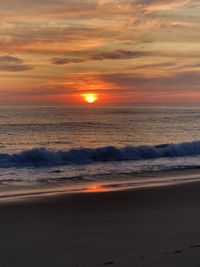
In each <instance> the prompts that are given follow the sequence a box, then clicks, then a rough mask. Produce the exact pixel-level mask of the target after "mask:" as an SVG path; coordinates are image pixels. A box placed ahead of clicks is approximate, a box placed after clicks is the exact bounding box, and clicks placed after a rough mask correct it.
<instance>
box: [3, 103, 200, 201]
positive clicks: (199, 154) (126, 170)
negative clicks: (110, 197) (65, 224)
mask: <svg viewBox="0 0 200 267" xmlns="http://www.w3.org/2000/svg"><path fill="white" fill-rule="evenodd" d="M198 140H200V106H176V107H175V106H132V107H129V106H125V107H116V106H115V107H109V108H108V107H94V106H90V107H81V108H75V107H1V108H0V196H5V195H8V194H10V195H12V194H14V193H13V192H15V194H16V192H18V193H17V194H20V192H23V191H24V190H32V191H33V190H34V192H36V191H37V192H39V191H41V192H43V191H48V192H50V191H54V190H57V191H59V190H60V191H62V190H63V191H67V190H68V191H70V190H72V191H74V190H77V188H78V189H79V190H88V188H90V186H91V188H92V186H93V184H95V187H94V188H96V184H99V185H100V186H101V187H102V188H104V189H106V188H107V189H109V188H118V187H120V186H124V184H127V185H131V186H140V185H151V184H154V183H155V184H156V183H158V184H159V183H166V182H167V181H168V180H167V178H166V177H163V178H158V177H159V175H157V174H158V173H159V172H160V173H163V172H166V171H169V170H177V169H184V170H185V169H189V168H198V167H199V166H200V142H198ZM154 173H155V174H156V178H152V177H153V176H154V175H153V174H154ZM147 174H148V175H147ZM150 174H151V175H150ZM195 179H197V178H195ZM173 181H175V182H176V181H177V178H176V179H175V178H174V177H173V179H171V180H170V182H173ZM122 182H123V183H122Z"/></svg>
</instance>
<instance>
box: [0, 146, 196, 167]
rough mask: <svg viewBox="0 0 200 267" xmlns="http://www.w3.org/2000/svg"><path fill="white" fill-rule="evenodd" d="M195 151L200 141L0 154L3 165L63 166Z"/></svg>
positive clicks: (187, 154) (39, 149) (178, 154)
mask: <svg viewBox="0 0 200 267" xmlns="http://www.w3.org/2000/svg"><path fill="white" fill-rule="evenodd" d="M195 155H200V141H194V142H185V143H178V144H164V145H158V146H136V147H134V146H126V147H122V148H117V147H113V146H107V147H100V148H80V149H70V150H67V151H54V150H48V149H46V148H34V149H32V150H25V151H21V152H18V153H14V154H8V153H3V154H0V168H9V167H27V166H35V167H43V166H59V165H73V164H89V163H95V162H112V161H126V160H143V159H156V158H163V157H166V158H172V157H184V156H195Z"/></svg>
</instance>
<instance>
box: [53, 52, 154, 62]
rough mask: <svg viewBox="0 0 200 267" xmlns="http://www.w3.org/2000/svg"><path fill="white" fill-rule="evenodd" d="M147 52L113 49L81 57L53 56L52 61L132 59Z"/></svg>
mask: <svg viewBox="0 0 200 267" xmlns="http://www.w3.org/2000/svg"><path fill="white" fill-rule="evenodd" d="M148 54H149V53H148V52H140V51H130V50H122V49H118V50H114V51H104V52H100V53H96V54H95V53H94V54H90V55H87V56H85V57H83V58H65V57H64V58H61V57H59V58H53V59H52V61H51V62H52V63H53V64H55V65H64V64H70V63H82V62H86V61H90V60H94V61H102V60H125V59H133V58H138V57H142V56H146V55H148Z"/></svg>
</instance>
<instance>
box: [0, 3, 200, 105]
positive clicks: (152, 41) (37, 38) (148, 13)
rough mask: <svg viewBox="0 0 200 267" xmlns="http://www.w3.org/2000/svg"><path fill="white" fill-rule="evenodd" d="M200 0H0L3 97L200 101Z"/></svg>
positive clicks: (59, 101) (66, 101)
mask: <svg viewBox="0 0 200 267" xmlns="http://www.w3.org/2000/svg"><path fill="white" fill-rule="evenodd" d="M199 14H200V0H193V1H191V0H1V1H0V104H1V105H3V104H5V105H8V104H20V105H23V104H24V105H79V104H82V101H83V100H82V98H81V95H83V94H87V93H93V94H94V93H95V94H97V95H98V102H99V104H109V105H111V104H134V103H198V102H200V90H199V89H200V75H199V71H200V27H199V25H200V16H199Z"/></svg>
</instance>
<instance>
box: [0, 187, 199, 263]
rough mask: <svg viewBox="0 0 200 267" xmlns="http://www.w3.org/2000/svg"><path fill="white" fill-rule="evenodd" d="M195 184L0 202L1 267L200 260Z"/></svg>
mask: <svg viewBox="0 0 200 267" xmlns="http://www.w3.org/2000/svg"><path fill="white" fill-rule="evenodd" d="M199 210H200V182H195V183H187V184H177V185H173V186H171V185H170V186H164V187H154V188H142V189H141V188H137V189H129V190H121V191H112V192H111V191H109V192H101V193H97V192H92V193H88V194H85V193H76V194H68V195H67V194H66V195H62V196H61V195H59V196H58V195H55V196H49V197H46V198H38V199H37V200H36V199H32V200H31V199H29V201H22V202H20V201H16V202H9V203H3V202H1V203H0V212H1V220H0V240H1V241H0V264H1V266H5V267H13V266H20V267H27V266H30V267H35V266H38V267H40V266H41V267H42V266H50V267H51V266H52V267H54V266H60V267H64V266H68V267H76V266H77V267H95V266H105V265H111V266H127V267H128V266H134V267H135V266H136V267H137V266H138V267H140V266H142V267H143V266H145V267H146V266H147V267H151V266H152V267H153V266H158V267H160V266H162V267H165V266H173V267H177V266H182V267H191V266H198V264H200V255H199V252H200V232H199V225H200V214H199Z"/></svg>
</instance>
